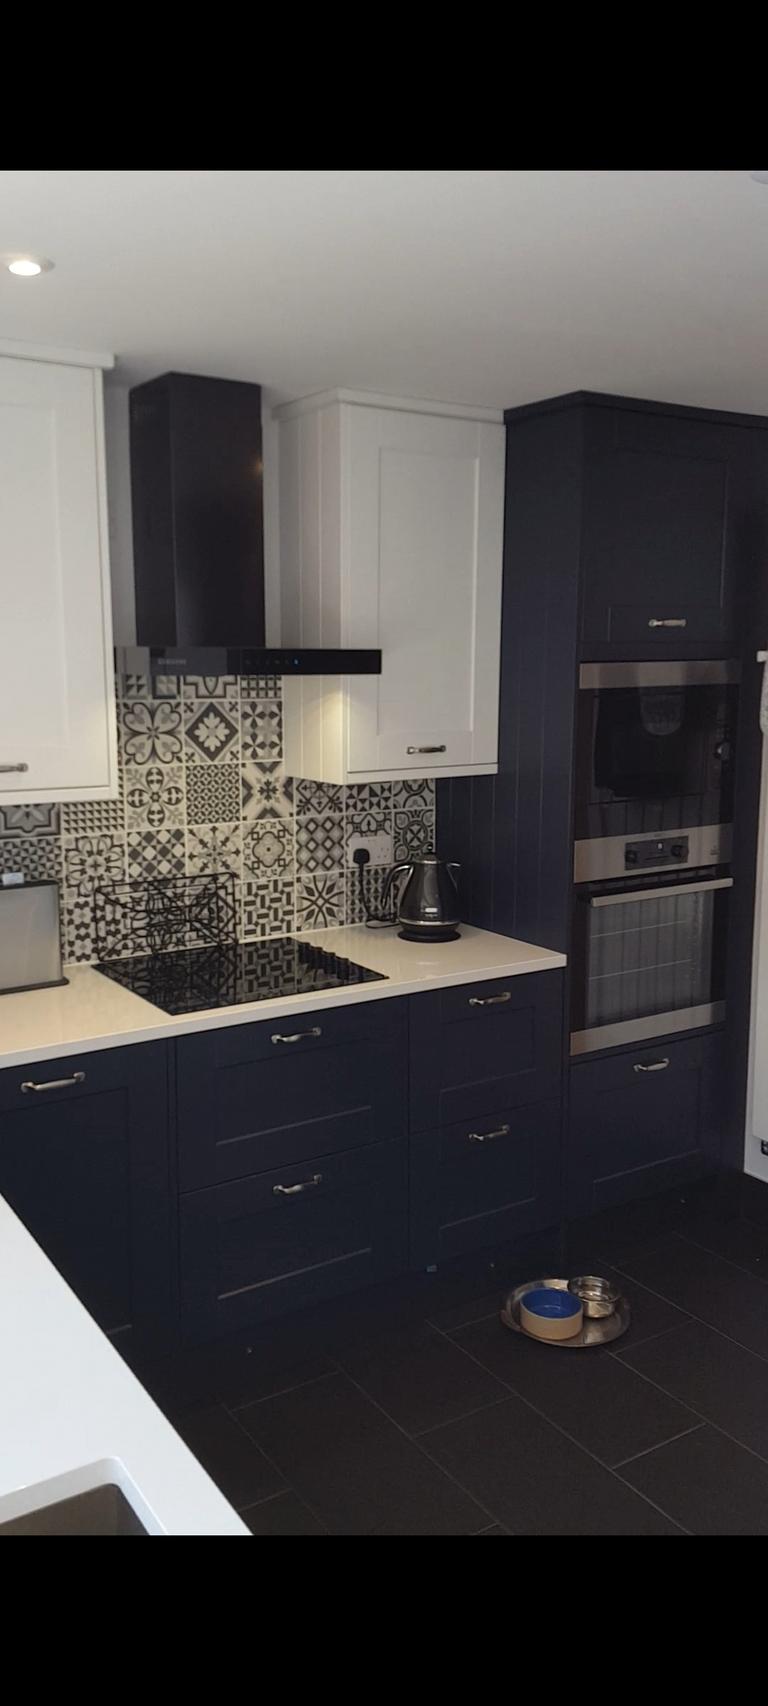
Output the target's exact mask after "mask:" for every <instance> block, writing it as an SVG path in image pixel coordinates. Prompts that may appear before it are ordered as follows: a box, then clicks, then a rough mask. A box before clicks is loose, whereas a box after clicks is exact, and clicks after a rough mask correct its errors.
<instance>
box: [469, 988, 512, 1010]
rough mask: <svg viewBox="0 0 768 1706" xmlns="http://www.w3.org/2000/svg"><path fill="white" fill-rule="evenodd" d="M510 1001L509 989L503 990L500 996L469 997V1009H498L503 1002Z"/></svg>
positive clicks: (510, 992) (510, 993)
mask: <svg viewBox="0 0 768 1706" xmlns="http://www.w3.org/2000/svg"><path fill="white" fill-rule="evenodd" d="M511 1000H512V991H511V989H503V990H502V992H501V995H470V997H469V1005H470V1007H499V1006H501V1004H502V1002H504V1001H511Z"/></svg>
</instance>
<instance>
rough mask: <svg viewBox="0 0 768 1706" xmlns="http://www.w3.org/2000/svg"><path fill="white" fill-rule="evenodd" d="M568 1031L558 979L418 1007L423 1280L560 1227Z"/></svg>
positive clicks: (417, 1196) (464, 992) (413, 1042)
mask: <svg viewBox="0 0 768 1706" xmlns="http://www.w3.org/2000/svg"><path fill="white" fill-rule="evenodd" d="M562 1026H563V975H562V972H559V971H550V972H535V973H533V974H531V975H529V976H520V977H513V978H507V979H503V978H501V979H497V980H492V981H490V982H483V983H478V984H462V985H460V986H458V987H457V988H455V989H444V990H436V991H434V992H430V993H429V994H426V995H418V996H414V997H412V999H411V1003H410V1079H411V1096H410V1101H411V1149H410V1196H411V1265H412V1266H413V1267H414V1268H420V1267H432V1266H434V1265H435V1264H438V1263H439V1262H441V1261H446V1260H448V1259H450V1257H452V1256H459V1255H465V1254H468V1253H469V1252H470V1251H473V1250H480V1249H483V1248H485V1247H487V1246H490V1245H494V1244H501V1243H503V1242H504V1241H506V1240H508V1239H513V1238H515V1237H518V1236H521V1235H523V1234H527V1233H530V1232H535V1231H539V1230H542V1229H543V1228H545V1227H549V1226H553V1225H554V1224H556V1223H557V1221H558V1220H559V1217H560V1113H561V1104H560V1083H561V1070H562V1042H563V1031H562Z"/></svg>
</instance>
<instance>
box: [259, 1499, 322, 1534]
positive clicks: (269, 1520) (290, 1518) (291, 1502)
mask: <svg viewBox="0 0 768 1706" xmlns="http://www.w3.org/2000/svg"><path fill="white" fill-rule="evenodd" d="M240 1514H241V1516H242V1519H243V1522H246V1523H247V1524H248V1527H249V1528H250V1531H251V1534H327V1532H328V1530H327V1529H326V1528H323V1525H322V1523H321V1522H318V1520H317V1517H316V1516H313V1515H312V1512H311V1510H308V1509H307V1506H306V1505H305V1504H304V1503H303V1502H302V1500H301V1499H298V1498H297V1497H296V1494H295V1493H278V1494H277V1496H276V1497H275V1498H273V1499H266V1500H265V1502H264V1503H263V1504H260V1505H251V1506H250V1508H249V1509H248V1510H244V1511H241V1513H240Z"/></svg>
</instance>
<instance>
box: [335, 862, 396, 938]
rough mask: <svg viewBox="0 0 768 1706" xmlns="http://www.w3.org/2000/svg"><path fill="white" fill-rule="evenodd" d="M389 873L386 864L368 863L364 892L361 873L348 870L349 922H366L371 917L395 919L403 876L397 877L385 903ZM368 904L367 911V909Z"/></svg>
mask: <svg viewBox="0 0 768 1706" xmlns="http://www.w3.org/2000/svg"><path fill="white" fill-rule="evenodd" d="M388 875H389V869H388V867H387V866H386V865H366V866H364V868H363V890H364V893H365V900H363V893H362V892H361V887H360V873H359V871H357V870H354V871H347V873H346V878H347V916H346V922H347V924H365V923H366V922H367V920H368V918H369V917H371V918H374V919H382V918H383V917H386V918H387V919H388V920H391V921H393V920H394V917H395V914H396V905H397V897H398V895H399V892H400V887H401V885H402V881H403V879H402V877H395V879H394V882H393V885H392V888H391V889H390V890H389V893H388V895H387V900H386V910H385V903H384V888H385V884H386V882H387V877H388ZM366 906H367V911H366Z"/></svg>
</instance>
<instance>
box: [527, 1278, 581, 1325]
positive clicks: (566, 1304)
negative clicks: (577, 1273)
mask: <svg viewBox="0 0 768 1706" xmlns="http://www.w3.org/2000/svg"><path fill="white" fill-rule="evenodd" d="M521 1302H522V1303H524V1304H525V1307H526V1309H527V1310H528V1313H529V1315H543V1316H545V1318H546V1319H547V1320H549V1321H568V1320H570V1319H571V1317H572V1316H573V1315H580V1314H581V1312H582V1305H581V1298H579V1297H576V1296H575V1295H574V1293H573V1292H572V1291H555V1289H554V1287H553V1286H542V1287H541V1288H540V1290H539V1291H526V1293H525V1295H524V1297H523V1298H521Z"/></svg>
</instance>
